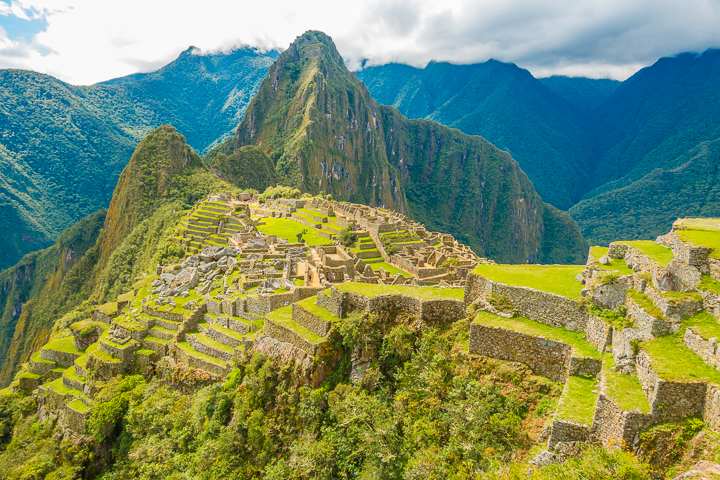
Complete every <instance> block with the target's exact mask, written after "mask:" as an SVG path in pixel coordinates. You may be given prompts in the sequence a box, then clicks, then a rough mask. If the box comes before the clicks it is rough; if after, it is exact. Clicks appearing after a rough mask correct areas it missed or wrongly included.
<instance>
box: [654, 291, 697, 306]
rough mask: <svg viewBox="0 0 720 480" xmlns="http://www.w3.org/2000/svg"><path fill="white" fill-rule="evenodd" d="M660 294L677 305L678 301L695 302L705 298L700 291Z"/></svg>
mask: <svg viewBox="0 0 720 480" xmlns="http://www.w3.org/2000/svg"><path fill="white" fill-rule="evenodd" d="M660 295H662V296H663V298H665V299H666V300H667V301H668V302H670V303H671V304H673V305H677V304H678V303H682V302H685V301H688V300H692V301H695V302H702V301H703V298H702V295H700V293H699V292H673V291H668V292H663V291H661V292H660Z"/></svg>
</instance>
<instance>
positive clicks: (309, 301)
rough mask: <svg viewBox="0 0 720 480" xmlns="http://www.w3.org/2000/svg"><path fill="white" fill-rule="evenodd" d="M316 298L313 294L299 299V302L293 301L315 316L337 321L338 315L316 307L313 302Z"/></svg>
mask: <svg viewBox="0 0 720 480" xmlns="http://www.w3.org/2000/svg"><path fill="white" fill-rule="evenodd" d="M316 300H317V296H314V297H310V298H306V299H305V300H300V301H299V302H295V304H296V305H297V306H298V307H300V308H302V309H303V310H307V311H308V312H310V313H312V314H313V315H315V316H316V317H318V318H320V319H322V320H325V321H326V322H337V321H338V320H340V319H339V318H338V317H336V316H335V315H333V314H332V313H330V312H328V311H327V310H325V309H324V308H322V307H318V306H317V305H316V304H315V301H316Z"/></svg>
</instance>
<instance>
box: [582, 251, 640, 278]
mask: <svg viewBox="0 0 720 480" xmlns="http://www.w3.org/2000/svg"><path fill="white" fill-rule="evenodd" d="M608 250H609V248H608V247H590V255H592V256H593V257H595V258H596V259H597V260H600V258H601V257H602V256H603V255H607V252H608ZM598 266H599V267H600V268H602V269H603V270H617V271H618V272H620V273H621V274H623V275H632V274H633V273H634V272H633V271H632V270H631V269H629V268H628V266H627V264H626V263H625V260H623V259H622V258H620V259H617V258H611V259H610V263H608V264H607V265H601V264H600V263H599V262H598Z"/></svg>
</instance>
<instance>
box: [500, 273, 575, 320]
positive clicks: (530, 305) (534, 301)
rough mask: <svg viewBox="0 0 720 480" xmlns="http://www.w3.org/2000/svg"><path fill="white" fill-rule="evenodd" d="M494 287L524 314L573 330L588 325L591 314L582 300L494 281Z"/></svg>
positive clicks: (517, 310)
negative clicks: (581, 302) (582, 303)
mask: <svg viewBox="0 0 720 480" xmlns="http://www.w3.org/2000/svg"><path fill="white" fill-rule="evenodd" d="M492 291H493V293H495V294H496V295H498V296H500V297H502V298H504V299H505V300H506V301H507V302H508V303H509V304H510V306H511V307H512V308H513V310H515V311H516V312H517V313H518V314H519V315H520V316H521V317H526V318H529V319H530V320H534V321H536V322H538V323H543V324H545V325H549V326H551V327H556V328H564V329H566V330H569V331H571V332H584V331H585V327H586V326H587V322H588V317H589V315H588V313H587V312H586V311H585V308H584V307H583V306H582V305H581V304H580V301H579V300H573V299H571V298H567V297H563V296H562V295H556V294H554V293H548V292H543V291H540V290H535V289H532V288H527V287H515V286H511V285H505V284H502V283H494V282H493V284H492Z"/></svg>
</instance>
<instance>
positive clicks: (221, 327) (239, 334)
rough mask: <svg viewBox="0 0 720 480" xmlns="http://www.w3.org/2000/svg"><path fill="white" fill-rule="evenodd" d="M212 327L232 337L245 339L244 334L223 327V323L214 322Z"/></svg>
mask: <svg viewBox="0 0 720 480" xmlns="http://www.w3.org/2000/svg"><path fill="white" fill-rule="evenodd" d="M211 328H213V329H214V330H217V331H218V332H221V333H224V334H225V335H227V336H228V337H232V338H234V339H235V340H240V341H242V339H243V336H242V334H241V333H238V332H236V331H235V330H230V329H229V328H226V327H223V326H222V325H219V324H214V325H213V326H212V327H211Z"/></svg>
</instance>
